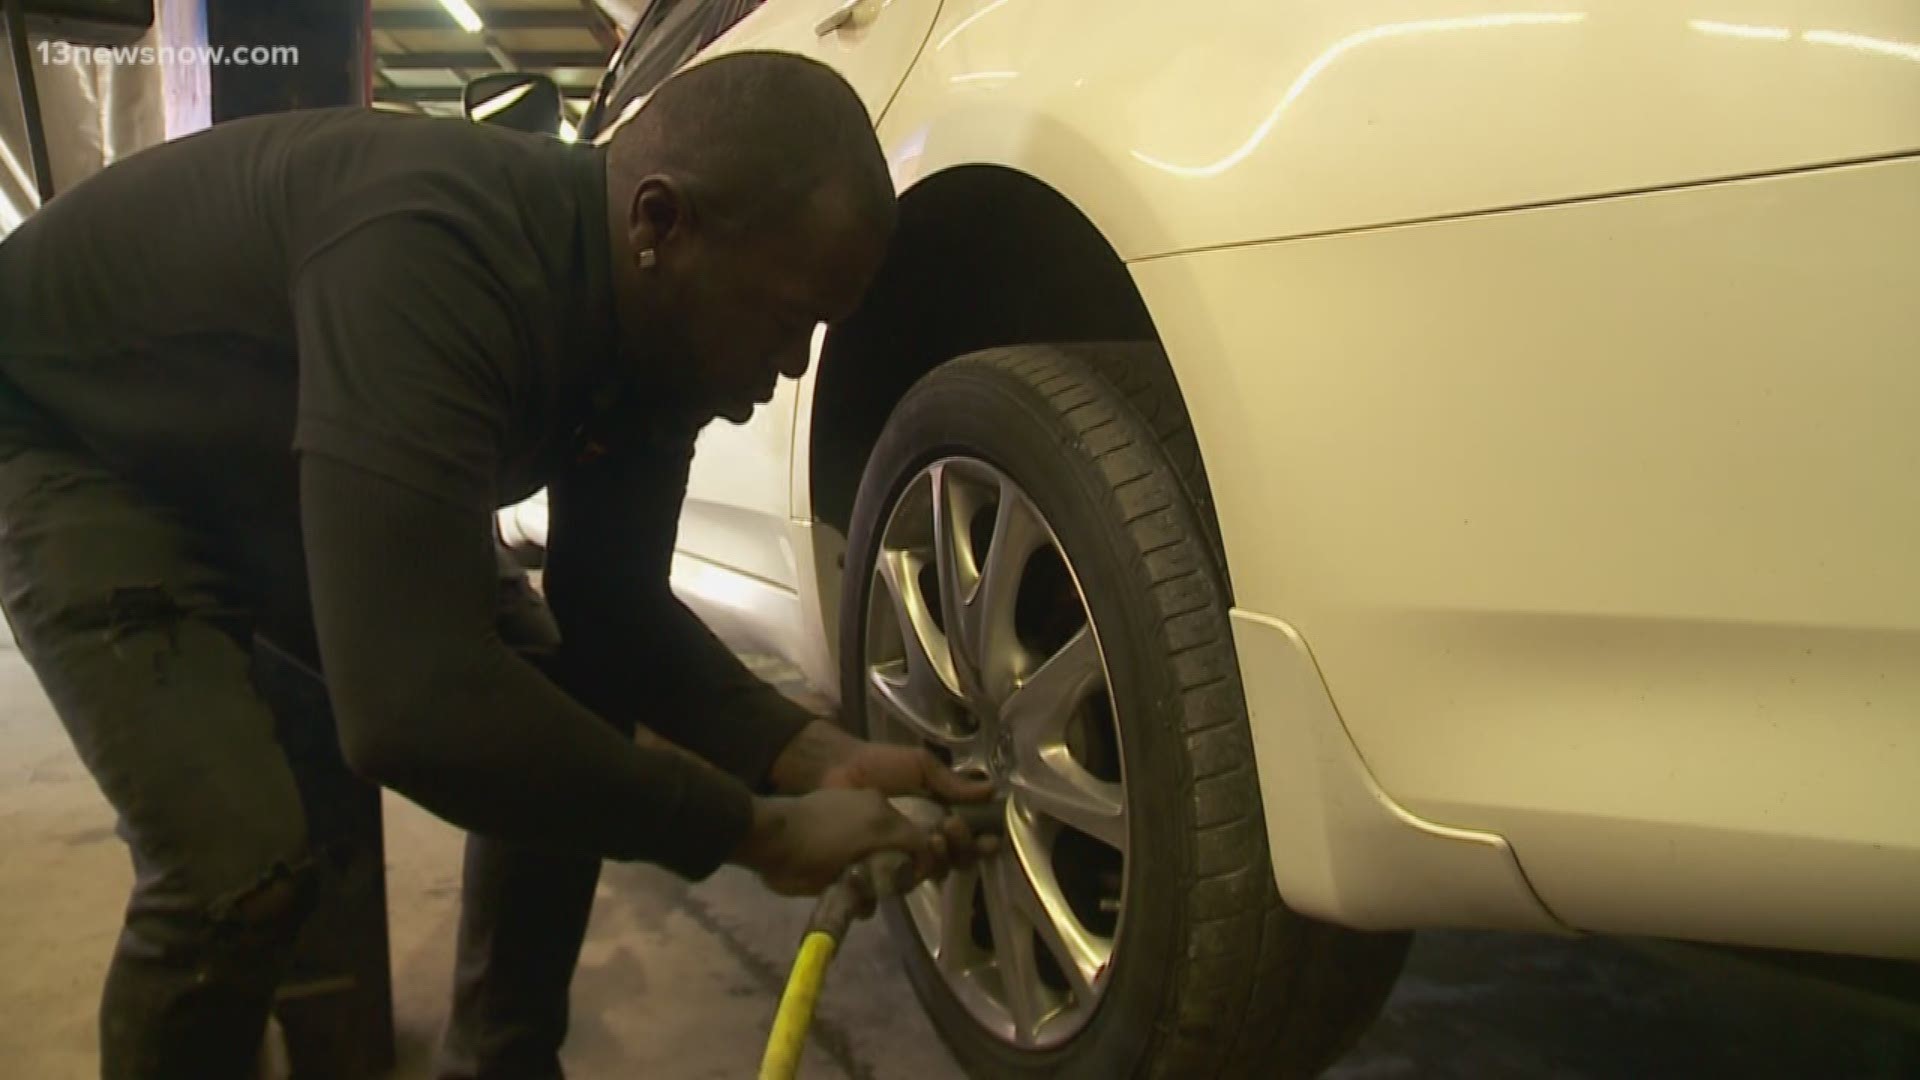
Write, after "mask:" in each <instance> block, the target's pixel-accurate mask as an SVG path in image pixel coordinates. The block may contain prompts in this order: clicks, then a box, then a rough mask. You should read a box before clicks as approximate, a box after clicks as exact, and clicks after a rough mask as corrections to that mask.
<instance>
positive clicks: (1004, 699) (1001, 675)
mask: <svg viewBox="0 0 1920 1080" xmlns="http://www.w3.org/2000/svg"><path fill="white" fill-rule="evenodd" d="M871 572H872V575H873V581H872V588H871V589H870V591H869V597H870V599H869V601H868V609H867V612H866V623H865V632H864V635H863V639H864V642H865V652H864V655H863V657H862V666H861V671H862V673H863V674H864V676H865V682H866V691H867V693H866V698H867V709H868V713H869V715H870V717H872V723H871V726H872V730H873V732H874V734H875V735H876V736H878V737H880V738H883V739H886V740H888V741H893V742H901V743H909V744H914V745H923V746H926V747H928V748H930V749H932V750H933V751H934V752H935V753H936V754H937V755H939V756H940V757H941V758H942V759H943V760H945V761H947V762H948V763H949V764H951V765H952V766H953V767H954V768H955V769H958V770H960V771H962V772H968V773H972V774H975V775H981V776H985V777H988V778H990V779H991V780H992V781H993V783H994V785H995V786H996V788H997V789H998V790H999V792H1000V793H1001V794H1002V795H1004V796H1005V797H1006V806H1007V810H1006V814H1007V817H1006V835H1005V838H1004V839H1003V841H1002V843H1001V847H1000V851H999V852H998V853H997V854H996V855H994V856H993V857H991V858H989V859H986V860H983V861H982V862H981V863H980V864H978V865H977V866H976V867H974V868H972V869H969V870H966V871H957V872H954V873H952V874H949V875H948V876H947V878H946V880H945V881H944V882H941V883H931V882H930V883H927V884H923V885H921V886H920V887H919V888H917V889H916V890H914V891H913V892H912V893H911V894H909V895H908V896H907V897H905V898H904V900H905V906H906V909H907V911H908V913H909V915H910V916H911V919H912V922H913V925H914V926H915V928H916V929H917V931H918V933H919V937H920V942H921V945H922V947H924V948H925V949H926V950H927V951H928V953H929V954H930V955H931V957H932V959H933V961H934V964H935V966H936V967H937V969H938V970H939V971H940V973H941V975H942V976H943V978H944V979H945V980H946V983H947V985H948V987H949V988H950V989H951V991H952V992H953V993H954V995H955V997H956V998H957V999H958V1000H960V1001H961V1002H962V1003H963V1004H964V1005H965V1006H966V1008H967V1010H968V1011H969V1013H971V1014H972V1016H973V1017H974V1019H975V1020H976V1021H977V1022H979V1023H980V1024H981V1025H982V1026H983V1027H984V1028H986V1029H987V1030H989V1031H991V1032H993V1033H994V1034H995V1035H996V1036H997V1037H999V1038H1000V1039H1002V1040H1003V1041H1005V1042H1007V1043H1009V1044H1011V1045H1013V1046H1016V1047H1021V1048H1028V1049H1045V1048H1049V1047H1053V1046H1057V1045H1059V1044H1061V1043H1063V1042H1065V1041H1066V1040H1068V1039H1070V1038H1071V1037H1072V1036H1073V1035H1074V1034H1075V1033H1076V1032H1078V1031H1079V1030H1080V1029H1081V1028H1082V1027H1083V1026H1085V1024H1086V1023H1087V1021H1088V1020H1089V1019H1090V1018H1091V1017H1092V1016H1093V1014H1094V1011H1095V1009H1096V1008H1097V1007H1098V1005H1099V1002H1100V997H1101V994H1102V992H1103V991H1104V989H1105V987H1106V985H1107V979H1108V971H1109V968H1110V966H1111V964H1112V961H1113V954H1114V943H1115V941H1117V940H1118V938H1119V933H1120V923H1121V920H1122V918H1123V917H1124V915H1125V912H1126V897H1125V882H1126V876H1127V875H1126V859H1127V854H1128V825H1129V818H1128V805H1127V798H1126V782H1125V777H1124V775H1123V769H1122V766H1121V753H1120V751H1121V743H1120V726H1119V724H1118V723H1117V722H1116V718H1115V715H1114V707H1113V697H1112V689H1111V683H1110V680H1109V677H1108V668H1107V663H1106V658H1105V656H1104V654H1103V653H1102V651H1101V648H1100V642H1099V637H1098V634H1097V631H1096V628H1095V627H1094V625H1093V622H1092V619H1091V618H1090V617H1089V615H1088V609H1087V603H1086V595H1085V593H1084V591H1083V586H1082V583H1081V581H1080V579H1079V578H1078V577H1077V576H1076V575H1075V574H1074V571H1073V566H1072V563H1071V562H1070V561H1069V560H1068V559H1067V557H1066V553H1065V551H1064V549H1063V548H1062V547H1061V545H1060V542H1059V540H1058V538H1057V537H1056V536H1055V534H1054V531H1053V529H1052V527H1051V526H1050V525H1049V524H1048V522H1047V519H1046V517H1045V516H1044V515H1043V514H1042V513H1041V512H1040V510H1039V508H1038V507H1037V506H1036V505H1035V504H1034V502H1033V500H1032V499H1031V498H1030V497H1029V496H1028V495H1027V493H1026V492H1025V491H1023V490H1022V489H1021V488H1020V486H1019V485H1018V484H1016V483H1015V482H1014V481H1013V480H1012V479H1010V478H1009V477H1008V476H1006V475H1005V474H1004V473H1002V472H1001V471H1000V470H998V469H996V468H994V467H993V466H991V465H989V464H987V463H986V462H983V461H979V460H977V459H974V458H967V457H950V458H944V459H941V460H939V461H935V462H934V463H932V464H931V465H928V466H927V467H926V468H925V469H923V470H921V471H920V473H918V474H917V475H916V476H915V477H914V478H913V480H912V481H911V482H910V483H909V484H908V485H907V486H906V488H905V489H904V490H903V491H902V492H901V495H900V497H899V498H898V500H897V501H896V502H895V504H894V506H893V508H892V510H891V512H890V514H889V516H888V519H887V522H886V525H885V528H884V529H883V531H882V534H881V542H880V545H879V550H878V552H877V554H876V556H875V559H874V565H873V566H872V567H871Z"/></svg>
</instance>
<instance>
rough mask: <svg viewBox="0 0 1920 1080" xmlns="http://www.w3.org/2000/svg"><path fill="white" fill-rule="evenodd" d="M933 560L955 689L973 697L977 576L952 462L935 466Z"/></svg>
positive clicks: (965, 509) (965, 508) (961, 487)
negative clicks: (970, 609)
mask: <svg viewBox="0 0 1920 1080" xmlns="http://www.w3.org/2000/svg"><path fill="white" fill-rule="evenodd" d="M931 475H932V481H933V559H934V572H935V576H936V577H937V578H938V579H939V581H940V611H941V613H942V614H943V615H944V616H945V619H944V622H945V624H946V627H947V635H946V639H947V655H948V657H949V660H950V662H951V664H952V668H953V674H954V685H955V688H956V689H958V690H959V691H960V693H961V694H962V695H965V696H968V697H972V696H973V695H974V694H975V693H976V692H977V690H978V685H979V680H978V678H977V677H976V675H977V672H978V671H979V659H980V658H979V656H978V655H977V654H975V653H974V652H973V650H972V644H973V643H972V642H971V641H970V640H969V639H968V636H967V634H966V632H965V630H964V624H965V622H966V616H965V609H966V597H967V596H968V594H969V593H970V592H971V591H972V582H973V578H974V568H973V552H972V544H971V542H970V540H969V538H968V535H967V527H968V517H969V515H968V510H969V507H968V506H967V505H966V503H967V500H966V490H965V483H964V481H963V480H962V479H961V478H960V476H959V475H958V473H957V471H956V470H955V468H954V467H953V466H952V465H947V464H939V465H935V466H934V467H933V469H932V473H931Z"/></svg>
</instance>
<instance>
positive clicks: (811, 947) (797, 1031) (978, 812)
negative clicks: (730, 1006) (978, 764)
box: [760, 798, 1006, 1080]
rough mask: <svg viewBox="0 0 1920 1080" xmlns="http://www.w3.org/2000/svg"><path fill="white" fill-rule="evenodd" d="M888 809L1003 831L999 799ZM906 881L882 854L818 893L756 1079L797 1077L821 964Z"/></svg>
mask: <svg viewBox="0 0 1920 1080" xmlns="http://www.w3.org/2000/svg"><path fill="white" fill-rule="evenodd" d="M893 805H894V807H895V809H897V810H899V811H900V812H901V813H902V814H904V815H906V817H907V819H908V820H910V821H912V822H914V823H915V824H916V825H919V826H920V827H922V828H924V829H926V830H928V831H929V832H931V831H933V830H935V829H937V828H939V827H940V822H941V821H942V819H943V818H945V817H946V816H947V815H948V814H952V815H954V816H956V817H959V818H960V819H961V820H962V821H965V822H966V823H967V827H968V828H969V829H971V830H972V831H973V833H974V834H975V835H977V836H985V835H992V834H998V833H1000V832H1003V831H1005V823H1006V804H1005V802H1004V801H1002V800H995V801H993V802H987V803H977V804H972V805H968V806H955V807H941V806H940V805H939V804H937V803H933V802H929V801H927V800H926V799H919V798H899V799H895V800H893ZM912 877H913V865H912V862H911V860H909V859H908V858H907V856H906V855H903V854H901V853H900V852H897V851H883V852H880V853H879V854H877V855H871V856H868V857H867V858H866V859H864V860H862V861H861V862H858V863H855V864H854V865H853V866H852V867H850V868H849V869H848V870H847V872H846V873H845V874H844V875H842V876H841V878H840V880H839V881H836V882H834V883H833V884H832V885H830V886H828V887H827V889H826V891H825V892H822V893H821V894H820V901H819V903H817V904H815V905H814V909H813V920H812V922H810V923H808V924H807V933H806V936H805V937H803V938H801V939H800V955H798V956H796V957H794V959H793V973H792V974H790V975H788V976H787V988H786V989H785V990H784V991H783V992H782V993H781V994H780V1008H779V1009H778V1011H776V1012H775V1013H774V1014H773V1034H772V1035H770V1036H768V1038H767V1052H766V1054H765V1056H763V1057H762V1058H761V1059H760V1080H794V1078H795V1077H796V1076H798V1075H799V1073H800V1054H801V1052H802V1051H803V1050H805V1049H806V1047H807V1030H808V1029H809V1028H811V1027H812V1026H813V1009H814V1006H815V1005H816V1004H818V1003H819V1001H820V986H821V984H822V983H824V982H826V979H827V966H828V965H829V964H831V963H832V962H833V954H834V952H835V950H837V949H839V947H840V941H841V939H843V938H845V937H846V936H847V928H848V927H850V926H852V925H853V921H854V920H855V919H861V918H865V917H867V916H868V915H871V914H873V909H874V904H875V902H876V901H879V900H884V899H887V898H888V897H893V896H899V895H900V894H901V893H902V892H903V891H905V890H906V889H907V888H908V887H910V886H911V885H912V884H913V881H912Z"/></svg>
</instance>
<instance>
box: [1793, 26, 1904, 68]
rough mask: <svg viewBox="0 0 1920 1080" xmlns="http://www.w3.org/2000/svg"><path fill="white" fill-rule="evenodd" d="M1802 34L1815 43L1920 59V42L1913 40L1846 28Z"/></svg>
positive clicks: (1811, 31)
mask: <svg viewBox="0 0 1920 1080" xmlns="http://www.w3.org/2000/svg"><path fill="white" fill-rule="evenodd" d="M1800 36H1801V37H1802V38H1803V39H1805V40H1807V41H1810V42H1812V43H1814V44H1815V45H1844V46H1846V47H1847V48H1849V49H1859V50H1861V51H1862V52H1870V53H1879V54H1880V55H1881V56H1892V57H1895V58H1898V59H1901V60H1914V61H1920V44H1917V43H1915V42H1911V41H1888V40H1887V39H1886V38H1877V37H1868V36H1867V35H1865V34H1851V33H1848V32H1847V31H1845V30H1808V31H1806V32H1805V33H1803V34H1801V35H1800Z"/></svg>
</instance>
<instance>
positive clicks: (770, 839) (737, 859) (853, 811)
mask: <svg viewBox="0 0 1920 1080" xmlns="http://www.w3.org/2000/svg"><path fill="white" fill-rule="evenodd" d="M881 851H901V852H905V853H906V854H907V855H908V856H909V857H911V858H912V859H913V866H914V876H915V878H922V877H927V876H929V875H931V874H933V873H936V872H938V871H939V869H940V868H939V866H938V858H937V856H936V855H935V853H934V847H933V837H932V836H931V835H930V834H928V833H926V832H924V831H923V830H921V829H920V827H919V826H917V825H915V824H914V823H913V822H911V821H908V820H907V819H906V818H905V817H904V816H902V815H901V814H900V813H899V811H897V810H895V809H894V808H893V807H892V806H890V805H888V803H887V800H886V798H885V797H884V796H882V795H881V794H880V793H879V792H877V791H816V792H814V793H813V794H811V795H802V796H800V797H798V798H770V799H755V800H754V801H753V827H752V828H751V829H749V830H748V832H747V838H746V840H745V841H744V842H742V843H741V845H740V848H739V850H738V851H735V852H734V854H733V858H732V860H731V861H732V862H734V863H737V864H739V865H741V866H744V867H746V868H747V869H749V870H752V871H754V872H755V873H757V874H759V875H760V879H761V880H762V881H764V882H766V885H767V888H769V889H772V890H773V891H774V892H777V893H779V894H781V895H782V896H814V895H817V894H818V893H819V892H820V891H821V890H822V889H825V888H826V887H827V886H828V885H831V884H833V882H834V880H835V879H836V878H838V877H839V876H840V875H841V874H842V873H843V872H844V871H845V870H846V869H847V867H849V866H851V865H853V864H854V863H855V862H858V861H859V860H861V859H864V858H866V857H867V856H869V855H872V854H874V853H876V852H881Z"/></svg>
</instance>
